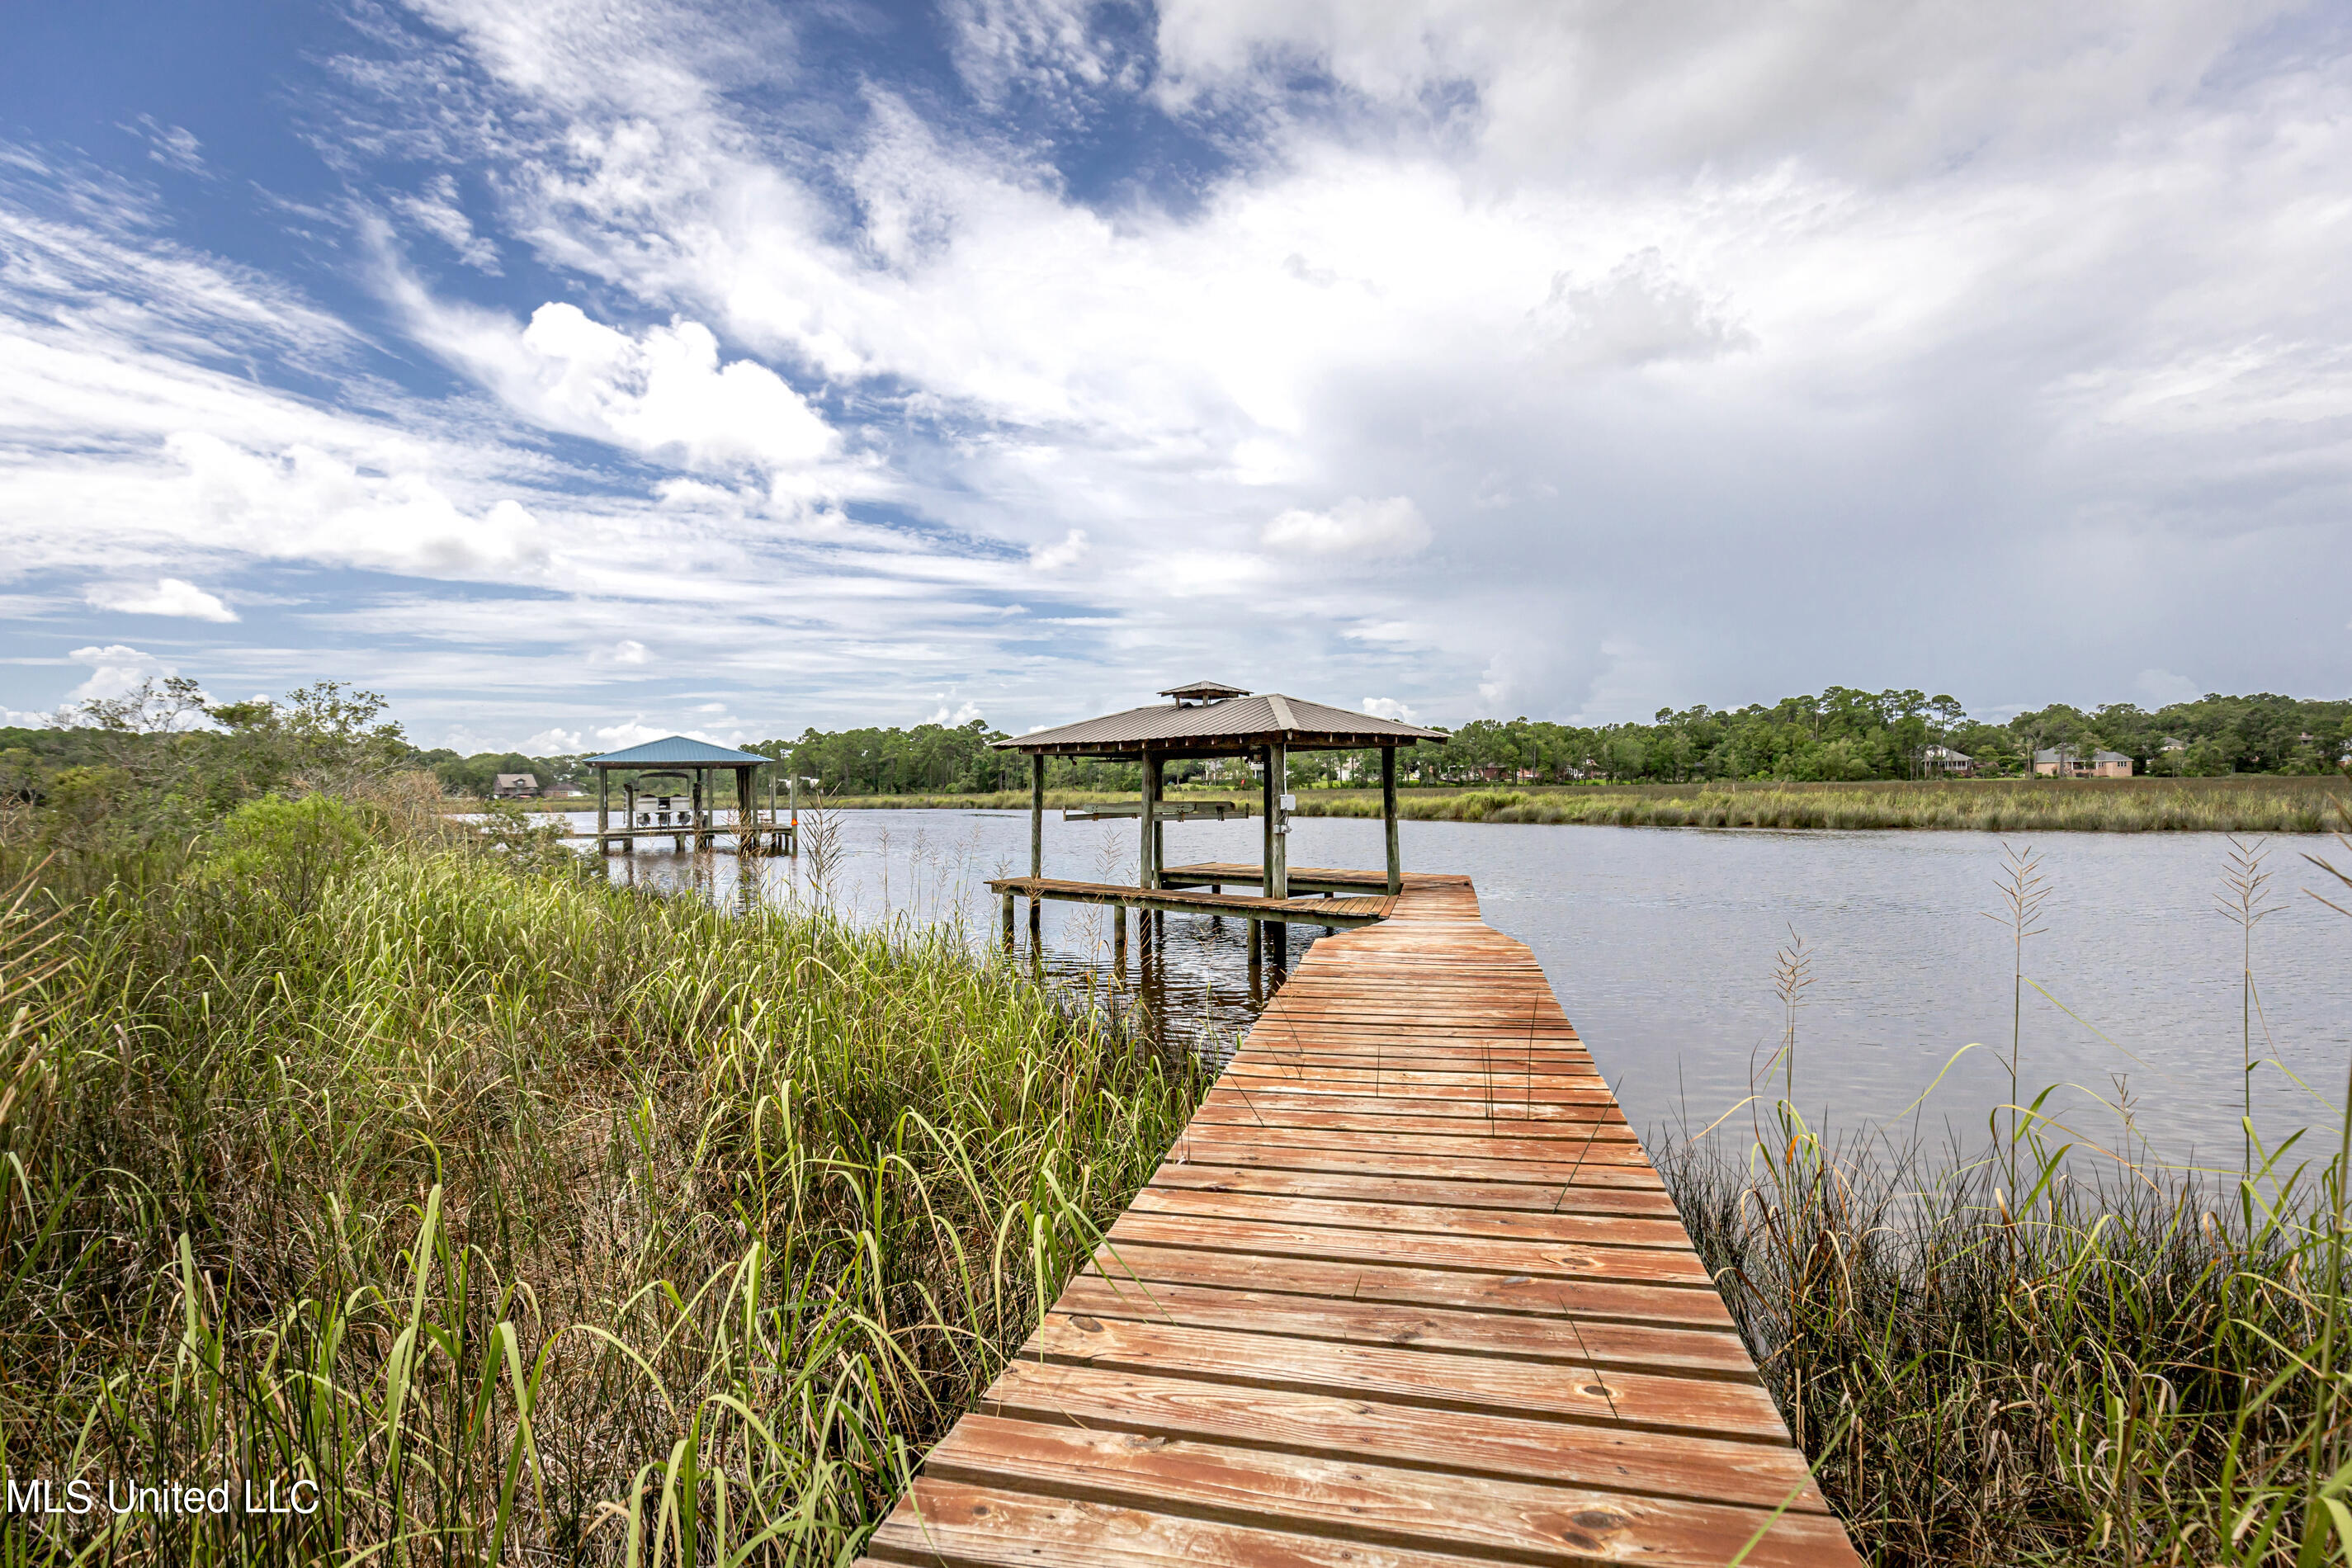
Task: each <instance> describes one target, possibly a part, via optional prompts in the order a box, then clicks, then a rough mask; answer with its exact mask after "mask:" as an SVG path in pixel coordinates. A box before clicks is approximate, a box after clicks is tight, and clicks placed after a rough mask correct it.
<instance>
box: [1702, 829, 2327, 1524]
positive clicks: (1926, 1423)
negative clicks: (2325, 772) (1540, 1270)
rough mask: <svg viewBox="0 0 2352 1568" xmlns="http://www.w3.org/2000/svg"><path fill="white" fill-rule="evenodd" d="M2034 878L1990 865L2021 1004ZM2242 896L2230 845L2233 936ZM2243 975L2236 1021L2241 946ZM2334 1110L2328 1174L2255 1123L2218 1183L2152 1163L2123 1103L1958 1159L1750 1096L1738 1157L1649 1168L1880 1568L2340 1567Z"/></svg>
mask: <svg viewBox="0 0 2352 1568" xmlns="http://www.w3.org/2000/svg"><path fill="white" fill-rule="evenodd" d="M2346 848H2347V852H2352V842H2347V844H2346ZM2314 864H2315V866H2316V867H2317V868H2318V869H2319V870H2320V871H2321V872H2322V873H2323V874H2324V875H2325V876H2326V877H2327V878H2328V879H2329V880H2328V882H2327V883H2326V885H2325V886H2326V888H2328V889H2333V888H2337V887H2339V886H2340V887H2343V888H2352V880H2347V878H2346V877H2345V876H2344V874H2343V870H2342V869H2341V868H2337V867H2335V866H2331V865H2329V864H2328V863H2327V862H2326V861H2324V860H2316V859H2315V861H2314ZM2346 865H2347V866H2352V861H2347V862H2346ZM2037 871H2038V868H2036V866H2035V865H2034V864H2033V863H2032V861H2030V860H2027V859H2025V858H2022V857H2012V858H2011V862H2010V864H2009V866H2008V868H2007V877H2006V879H2005V881H2004V883H2003V889H2004V898H2005V899H2006V900H2008V904H2009V907H2008V909H2007V910H2006V912H2005V913H2003V914H2001V915H1999V916H1997V917H1996V918H1999V919H2001V920H2003V921H2005V922H2006V923H2009V924H2011V926H2012V928H2013V931H2014V933H2015V935H2016V939H2017V945H2018V949H2019V958H2018V967H2019V973H2020V976H2021V979H2022V977H2023V976H2024V972H2025V960H2024V952H2025V941H2026V939H2027V937H2029V936H2030V935H2032V933H2033V931H2034V929H2035V922H2036V921H2037V919H2038V912H2039V901H2038V899H2037V897H2036V894H2037V893H2038V892H2039V891H2040V889H2041V888H2042V883H2041V880H2040V879H2039V877H2038V875H2037ZM2261 871H2262V867H2261V864H2260V862H2259V859H2258V858H2254V857H2252V855H2251V854H2250V852H2249V851H2247V850H2246V849H2245V848H2243V847H2239V852H2238V854H2237V855H2236V856H2235V857H2234V858H2233V859H2232V861H2231V866H2230V867H2229V868H2227V870H2226V871H2225V874H2224V882H2223V887H2224V892H2223V902H2224V904H2225V912H2228V911H2230V910H2234V913H2233V914H2232V918H2233V919H2238V923H2240V924H2241V926H2242V928H2244V929H2245V930H2247V931H2248V932H2249V933H2251V930H2252V921H2246V920H2243V919H2239V917H2242V916H2243V915H2244V914H2245V913H2246V912H2247V911H2248V910H2256V909H2263V908H2267V907H2268V905H2267V903H2266V902H2265V900H2264V892H2263V882H2262V881H2260V880H2257V878H2258V876H2259V875H2260V873H2261ZM2328 901H2330V902H2334V903H2336V905H2337V907H2339V908H2341V907H2343V903H2344V902H2352V900H2341V901H2339V900H2335V899H2331V900H2328ZM2346 934H2347V938H2352V930H2347V933H2346ZM2243 962H2244V967H2245V973H2246V975H2247V977H2248V979H2247V984H2248V986H2249V994H2250V996H2251V985H2252V973H2253V967H2254V964H2253V958H2252V946H2251V943H2249V944H2248V945H2247V946H2246V947H2245V948H2244V950H2243ZM1786 970H1787V960H1786V958H1785V956H1784V958H1783V960H1782V964H1781V971H1782V973H1783V975H1784V976H1785V973H1786ZM2024 983H2026V984H2030V981H2027V982H2024ZM1781 989H1782V991H1783V993H1784V1000H1785V993H1786V989H1787V988H1786V983H1785V979H1784V980H1783V983H1782V985H1781ZM2249 1006H2250V1008H2251V1001H2250V1003H2249ZM2251 1038H2252V1037H2251V1035H2249V1037H2248V1043H2247V1050H2248V1054H2249V1059H2250V1061H2251V1060H2252V1044H2251ZM1796 1048H1797V1041H1796V1028H1795V1023H1794V1015H1793V1013H1791V1014H1790V1022H1789V1023H1788V1025H1787V1026H1786V1032H1785V1038H1784V1041H1783V1043H1782V1046H1781V1047H1780V1049H1781V1051H1784V1052H1786V1053H1788V1054H1789V1055H1790V1057H1793V1055H1794V1052H1795V1050H1796ZM1779 1060H1780V1052H1776V1053H1774V1056H1773V1058H1772V1059H1771V1060H1770V1061H1768V1062H1767V1063H1765V1064H1764V1066H1763V1067H1762V1068H1761V1069H1759V1082H1761V1083H1769V1082H1770V1081H1771V1079H1772V1077H1773V1068H1774V1067H1775V1066H1776V1065H1778V1063H1779ZM2008 1060H2009V1063H2011V1064H2013V1063H2015V1062H2016V1061H2017V1060H2018V1047H2017V1045H2016V1043H2015V1041H2014V1040H2012V1043H2011V1052H2010V1054H2009V1058H2008ZM2347 1072H2352V1064H2347ZM2337 1089H2341V1091H2342V1092H2343V1094H2344V1096H2345V1099H2344V1101H2343V1104H2344V1106H2345V1107H2346V1108H2347V1109H2346V1110H2343V1111H2342V1113H2341V1114H2342V1117H2343V1120H2341V1121H2339V1122H2337V1124H2336V1125H2335V1126H2334V1127H2332V1128H2330V1129H2328V1130H2327V1131H2329V1132H2332V1133H2333V1143H2334V1146H2333V1147H2332V1148H2328V1149H2325V1150H2310V1149H2306V1148H2305V1135H2304V1134H2301V1133H2298V1134H2296V1135H2295V1136H2294V1137H2291V1138H2288V1139H2286V1140H2284V1142H2281V1143H2278V1144H2276V1145H2266V1144H2265V1143H2264V1142H2263V1141H2262V1139H2261V1137H2260V1136H2259V1134H2258V1131H2257V1130H2256V1129H2255V1128H2254V1127H2253V1125H2252V1118H2251V1117H2249V1118H2248V1119H2247V1123H2246V1130H2245V1131H2246V1152H2245V1164H2244V1167H2243V1168H2242V1170H2238V1171H2232V1172H2226V1173H2212V1172H2203V1171H2196V1170H2187V1169H2182V1168H2179V1167H2175V1166H2169V1165H2167V1164H2165V1163H2162V1162H2160V1161H2159V1160H2158V1159H2157V1158H2156V1157H2154V1155H2153V1154H2152V1153H2151V1152H2149V1151H2148V1150H2147V1148H2146V1147H2145V1146H2144V1144H2143V1143H2141V1142H2139V1141H2138V1139H2137V1136H2136V1134H2135V1127H2136V1116H2137V1112H2136V1110H2135V1109H2134V1108H2133V1107H2132V1106H2131V1105H2130V1104H2129V1102H2128V1100H2126V1099H2125V1097H2123V1096H2122V1095H2121V1094H2120V1093H2119V1094H2118V1095H2117V1097H2116V1101H2115V1102H2114V1106H2115V1109H2116V1114H2117V1120H2118V1122H2119V1124H2120V1131H2119V1132H2118V1133H2117V1134H2116V1135H2112V1136H2104V1135H2103V1136H2101V1137H2099V1138H2096V1139H2094V1138H2092V1137H2091V1136H2089V1135H2087V1134H2085V1133H2084V1132H2082V1131H2079V1130H2070V1129H2069V1128H2067V1127H2064V1126H2062V1125H2060V1124H2059V1123H2058V1122H2057V1121H2054V1120H2052V1119H2051V1118H2050V1117H2049V1116H2048V1115H2046V1114H2045V1112H2044V1106H2045V1105H2046V1103H2047V1102H2048V1099H2049V1097H2048V1096H2047V1095H2046V1094H2045V1095H2044V1096H2042V1097H2041V1098H2040V1099H2037V1100H2035V1101H2034V1102H2033V1103H2032V1104H2031V1105H2019V1104H2017V1103H2016V1098H2017V1097H2016V1096H2014V1095H2012V1097H2011V1105H2009V1106H2007V1107H2003V1108H2000V1109H1996V1110H1994V1111H1993V1112H1992V1114H1991V1116H1990V1118H1989V1121H1988V1126H1987V1138H1986V1142H1985V1143H1984V1145H1983V1146H1982V1147H1981V1148H1979V1149H1977V1150H1975V1151H1972V1152H1966V1153H1963V1152H1961V1151H1960V1150H1958V1149H1948V1150H1942V1151H1936V1150H1928V1149H1926V1148H1923V1147H1921V1146H1919V1145H1917V1144H1916V1143H1915V1144H1908V1145H1906V1144H1901V1143H1899V1142H1895V1140H1893V1139H1892V1138H1888V1137H1877V1138H1869V1139H1862V1140H1856V1141H1851V1142H1843V1143H1837V1144H1832V1143H1831V1142H1828V1141H1826V1140H1824V1139H1823V1138H1822V1136H1821V1135H1820V1134H1819V1133H1818V1132H1816V1131H1815V1130H1813V1129H1812V1128H1811V1127H1810V1126H1808V1125H1807V1124H1806V1123H1805V1121H1804V1120H1803V1119H1802V1118H1801V1116H1800V1115H1799V1114H1798V1113H1797V1111H1796V1110H1794V1109H1793V1106H1792V1104H1791V1102H1790V1100H1789V1099H1788V1098H1786V1097H1785V1096H1784V1097H1782V1098H1780V1100H1778V1101H1777V1102H1775V1103H1772V1104H1770V1105H1769V1107H1768V1106H1767V1105H1766V1104H1765V1103H1764V1100H1763V1098H1762V1096H1760V1095H1759V1096H1758V1097H1756V1098H1755V1099H1754V1100H1751V1101H1750V1102H1748V1104H1749V1112H1750V1126H1749V1128H1748V1132H1749V1134H1750V1136H1749V1139H1748V1146H1747V1147H1746V1149H1745V1150H1744V1151H1743V1150H1741V1149H1740V1148H1739V1147H1738V1141H1737V1140H1736V1139H1734V1140H1733V1141H1732V1142H1725V1141H1724V1139H1723V1138H1722V1137H1721V1136H1720V1134H1721V1133H1722V1131H1723V1127H1724V1125H1726V1124H1723V1123H1718V1124H1717V1126H1716V1127H1715V1128H1713V1129H1711V1130H1708V1131H1706V1132H1704V1133H1702V1134H1700V1135H1696V1136H1677V1137H1675V1138H1673V1139H1670V1140H1668V1141H1667V1142H1666V1143H1665V1145H1664V1147H1662V1148H1661V1149H1659V1150H1658V1151H1656V1163H1657V1166H1658V1168H1659V1170H1660V1172H1661V1173H1663V1174H1664V1177H1665V1179H1666V1183H1667V1185H1668V1187H1669V1189H1670V1190H1671V1191H1672V1192H1673V1193H1674V1194H1675V1201H1676V1203H1677V1204H1678V1205H1679V1206H1680V1208H1681V1211H1682V1215H1683V1219H1684V1222H1685V1225H1686V1226H1688V1227H1689V1230H1690V1233H1691V1236H1692V1238H1693V1240H1694V1242H1695V1243H1696V1245H1697V1247H1698V1249H1699V1252H1700V1254H1701V1256H1702V1257H1703V1258H1706V1261H1707V1264H1708V1266H1709V1268H1710V1269H1711V1270H1712V1271H1713V1272H1714V1274H1715V1277H1716V1279H1717V1284H1718V1286H1719V1287H1720V1288H1721V1289H1722V1291H1723V1294H1724V1299H1725V1300H1726V1302H1727V1304H1728V1305H1729V1306H1730V1308H1731V1311H1732V1315H1733V1317H1734V1319H1735V1320H1736V1321H1738V1325H1739V1328H1740V1331H1741V1333H1742V1334H1743V1335H1744V1336H1745V1338H1746V1340H1747V1342H1748V1347H1749V1349H1750V1350H1751V1352H1753V1353H1754V1355H1755V1357H1756V1360H1757V1363H1758V1365H1759V1369H1760V1370H1761V1371H1762V1373H1763V1375H1764V1379H1765V1382H1766V1384H1767V1386H1768V1387H1769V1388H1770V1389H1771V1391H1772V1393H1773V1394H1774V1396H1775V1398H1776V1399H1777V1400H1778V1401H1779V1403H1780V1408H1781V1410H1782V1412H1783V1414H1784V1415H1786V1416H1787V1418H1788V1421H1789V1425H1790V1430H1791V1432H1792V1434H1793V1435H1794V1436H1795V1437H1796V1439H1797V1441H1798V1442H1799V1444H1800V1445H1801V1447H1803V1448H1804V1449H1805V1450H1806V1452H1807V1454H1808V1456H1809V1457H1810V1458H1811V1459H1812V1460H1813V1463H1814V1466H1815V1469H1816V1473H1817V1475H1818V1477H1819V1479H1820V1481H1821V1484H1822V1489H1823V1490H1824V1491H1825V1492H1826V1494H1827V1495H1828V1497H1829V1499H1830V1500H1831V1501H1832V1503H1833V1504H1834V1505H1835V1506H1836V1508H1837V1509H1838V1510H1839V1512H1840V1513H1841V1515H1842V1516H1843V1518H1844V1519H1845V1521H1846V1523H1847V1525H1848V1528H1849V1530H1850V1531H1852V1533H1853V1539H1854V1542H1855V1543H1856V1545H1857V1546H1858V1547H1859V1548H1861V1550H1862V1551H1863V1552H1864V1555H1865V1556H1866V1557H1867V1558H1868V1559H1869V1560H1870V1561H1871V1562H1873V1563H1878V1564H1882V1565H1886V1564H1905V1565H1908V1564H1922V1565H1924V1564H1983V1565H1986V1568H1992V1565H1996V1564H2020V1563H2067V1564H2074V1563H2125V1564H2168V1565H2186V1564H2206V1563H2240V1564H2249V1565H2251V1564H2264V1565H2278V1568H2285V1565H2289V1564H2293V1565H2295V1568H2316V1565H2318V1564H2321V1563H2344V1562H2347V1561H2352V1464H2347V1442H2346V1440H2347V1436H2352V1419H2347V1417H2352V1378H2347V1368H2346V1360H2347V1350H2352V1345H2347V1340H2346V1334H2347V1329H2352V1312H2347V1299H2346V1289H2345V1287H2346V1280H2345V1278H2344V1275H2345V1262H2346V1243H2347V1235H2352V1232H2347V1222H2352V1205H2347V1199H2352V1081H2347V1082H2345V1083H2343V1084H2341V1085H2331V1086H2328V1089H2327V1093H2328V1097H2329V1098H2331V1099H2332V1098H2333V1096H2334V1094H2335V1093H2336V1091H2337Z"/></svg>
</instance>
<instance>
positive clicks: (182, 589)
mask: <svg viewBox="0 0 2352 1568" xmlns="http://www.w3.org/2000/svg"><path fill="white" fill-rule="evenodd" d="M83 596H84V598H85V599H86V601H87V602H88V603H89V604H90V605H93V606H95V607H96V608H99V609H101V610H121V611H122V612H124V613H126V614H128V615H133V616H183V617H184V618H186V619H188V620H194V621H234V620H236V611H235V610H232V609H230V608H229V607H228V606H227V605H224V604H222V603H221V602H220V600H219V599H217V598H215V596H214V595H210V594H207V593H205V591H204V590H203V589H202V588H199V587H197V586H196V585H195V584H194V583H191V582H189V581H187V580H186V579H185V578H184V577H164V578H161V579H159V580H158V581H157V582H156V584H155V585H154V586H153V587H152V588H142V587H135V586H131V585H129V584H112V585H110V584H98V585H96V586H93V587H92V588H90V589H89V592H88V593H87V594H86V595H83Z"/></svg>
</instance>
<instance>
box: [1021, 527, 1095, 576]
mask: <svg viewBox="0 0 2352 1568" xmlns="http://www.w3.org/2000/svg"><path fill="white" fill-rule="evenodd" d="M1086 553H1087V531H1086V530H1085V529H1083V528H1074V529H1072V530H1070V531H1069V532H1067V533H1066V534H1064V535H1062V542H1060V543H1059V544H1044V545H1039V546H1037V547H1036V548H1035V549H1033V550H1031V551H1030V552H1029V563H1030V564H1031V565H1032V566H1034V567H1036V568H1037V570H1038V571H1040V572H1058V571H1060V570H1061V569H1062V568H1063V567H1065V566H1075V565H1076V564H1077V563H1079V562H1080V561H1082V560H1084V559H1085V558H1086Z"/></svg>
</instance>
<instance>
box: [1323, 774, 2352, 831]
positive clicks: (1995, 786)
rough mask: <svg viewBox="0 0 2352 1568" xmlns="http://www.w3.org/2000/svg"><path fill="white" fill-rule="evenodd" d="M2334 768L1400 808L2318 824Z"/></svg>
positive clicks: (1405, 799)
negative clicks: (2320, 773) (2322, 773)
mask: <svg viewBox="0 0 2352 1568" xmlns="http://www.w3.org/2000/svg"><path fill="white" fill-rule="evenodd" d="M2345 788H2346V786H2345V783H2344V781H2343V780H2342V779H2341V778H2337V777H2319V778H2290V777H2284V776H2280V777H2272V776H2267V775H2265V776H2262V777H2254V776H2251V775H2249V776H2246V777H2242V778H2226V779H2064V780H2056V779H2043V780H2034V781H2030V782H2029V781H2025V780H2010V779H1981V780H1977V779H1959V780H1949V781H1941V782H1935V783H1901V782H1897V783H1885V784H1733V783H1725V782H1714V783H1706V784H1628V785H1614V784H1591V785H1573V786H1568V787H1557V788H1533V789H1487V790H1465V791H1445V792H1435V791H1433V792H1430V793H1427V794H1421V793H1410V794H1406V795H1402V796H1401V797H1400V798H1399V801H1398V811H1399V813H1400V814H1401V815H1402V816H1406V817H1410V818H1414V819H1418V820H1432V821H1443V822H1527V823H1563V824H1584V825H1589V826H1615V827H1765V828H1848V829H1853V828H1896V829H1902V828H1911V829H1944V830H1962V831H1982V832H1992V833H2001V832H2011V833H2020V832H2098V833H2146V832H2189V833H2319V832H2322V831H2324V830H2325V829H2326V826H2327V824H2328V821H2329V820H2330V817H2329V813H2330V811H2331V809H2332V807H2331V805H2330V802H2331V801H2332V800H2333V799H2336V798H2338V797H2340V796H2342V795H2343V794H2344V793H2345ZM1380 811H1381V804H1380V795H1379V794H1378V792H1377V791H1353V790H1345V791H1343V790H1311V791H1308V792H1307V793H1305V794H1303V795H1300V796H1299V797H1298V815H1299V816H1379V815H1380Z"/></svg>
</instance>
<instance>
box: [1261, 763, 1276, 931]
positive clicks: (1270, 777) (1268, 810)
mask: <svg viewBox="0 0 2352 1568" xmlns="http://www.w3.org/2000/svg"><path fill="white" fill-rule="evenodd" d="M1274 753H1275V748H1274V747H1272V746H1268V747H1267V748H1266V749H1265V806H1264V807H1263V808H1262V809H1261V810H1260V811H1259V812H1258V816H1259V818H1260V822H1259V826H1258V837H1259V838H1260V840H1261V841H1262V845H1261V852H1260V854H1259V856H1258V862H1257V863H1258V865H1259V866H1260V867H1262V868H1264V876H1265V880H1264V885H1263V886H1262V887H1261V888H1260V889H1259V890H1260V891H1261V892H1263V893H1264V894H1265V896H1266V897H1267V898H1269V899H1270V898H1272V897H1274V811H1275V805H1276V796H1277V795H1278V793H1279V792H1278V790H1277V788H1276V784H1275V782H1274Z"/></svg>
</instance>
